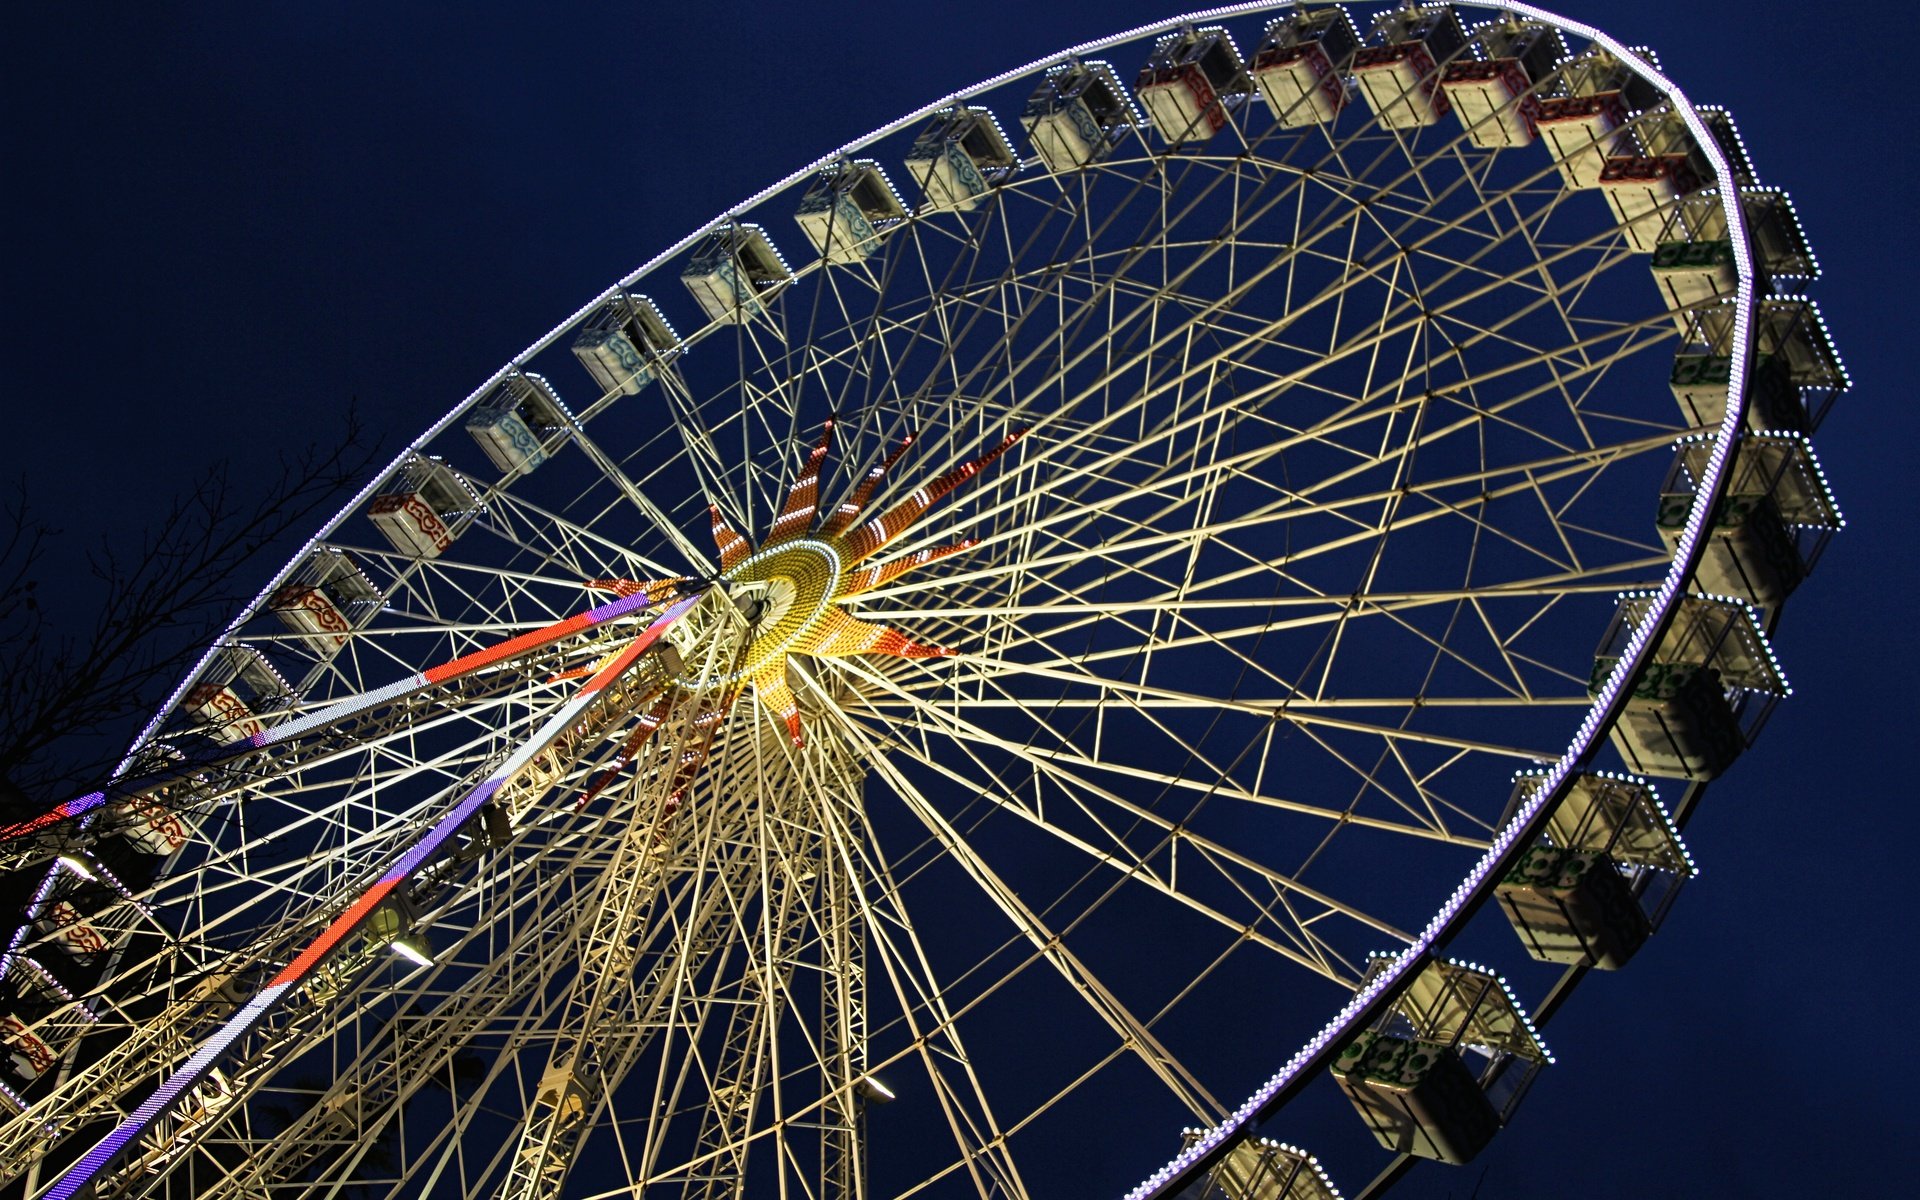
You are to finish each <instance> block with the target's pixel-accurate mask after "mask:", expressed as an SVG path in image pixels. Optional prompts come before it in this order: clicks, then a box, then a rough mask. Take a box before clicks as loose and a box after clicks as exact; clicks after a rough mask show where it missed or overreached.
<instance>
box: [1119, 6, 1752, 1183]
mask: <svg viewBox="0 0 1920 1200" xmlns="http://www.w3.org/2000/svg"><path fill="white" fill-rule="evenodd" d="M1462 3H1464V4H1467V5H1470V6H1471V7H1475V8H1494V9H1501V10H1505V11H1508V12H1512V13H1515V14H1518V15H1520V16H1524V17H1531V18H1533V19H1534V20H1538V21H1544V22H1546V23H1548V24H1550V25H1554V26H1557V27H1559V28H1560V29H1563V30H1566V31H1568V32H1571V33H1573V34H1575V35H1576V36H1579V37H1582V38H1584V39H1586V40H1587V41H1589V42H1591V43H1593V44H1595V45H1598V46H1601V47H1603V48H1604V49H1606V50H1607V51H1609V52H1610V53H1612V54H1613V55H1615V56H1616V57H1618V58H1619V59H1620V60H1621V61H1622V62H1623V63H1625V64H1627V66H1628V67H1629V68H1630V69H1631V70H1632V71H1633V72H1634V73H1635V74H1637V75H1639V76H1640V77H1641V78H1642V79H1645V80H1647V81H1648V82H1650V83H1652V84H1653V85H1654V86H1655V87H1657V88H1659V89H1660V91H1661V93H1662V94H1663V95H1665V96H1666V97H1667V98H1668V99H1669V100H1671V101H1672V103H1673V107H1674V111H1675V112H1676V113H1678V114H1679V115H1680V116H1681V118H1682V119H1683V120H1684V121H1685V122H1686V124H1687V128H1688V131H1689V132H1690V133H1691V134H1692V135H1693V139H1694V142H1695V144H1696V145H1697V146H1699V147H1700V149H1701V150H1702V152H1703V153H1705V155H1706V156H1707V159H1708V161H1709V162H1711V163H1712V165H1713V169H1714V178H1715V180H1716V182H1717V184H1718V186H1719V191H1720V207H1721V211H1722V212H1723V213H1724V214H1725V216H1726V220H1727V230H1728V235H1729V237H1730V238H1731V239H1732V242H1733V254H1734V259H1735V265H1736V267H1737V268H1738V271H1739V287H1738V293H1737V307H1736V308H1735V311H1734V322H1733V346H1732V357H1733V359H1734V361H1736V362H1739V363H1743V364H1744V363H1746V362H1747V361H1748V352H1749V349H1750V346H1749V326H1750V324H1751V318H1752V312H1753V305H1754V295H1753V280H1754V267H1753V256H1752V252H1751V247H1750V245H1749V243H1748V241H1747V226H1746V214H1745V213H1744V212H1743V211H1742V209H1741V207H1740V203H1739V195H1740V193H1739V188H1738V187H1737V186H1736V185H1735V183H1734V180H1733V175H1732V171H1731V170H1730V169H1729V168H1728V166H1727V162H1726V158H1725V156H1724V155H1723V154H1722V153H1721V151H1720V147H1719V145H1718V143H1716V142H1715V141H1714V139H1713V137H1712V136H1711V135H1710V134H1709V133H1708V132H1707V129H1706V127H1705V126H1704V125H1703V124H1702V123H1701V121H1700V118H1699V116H1698V115H1697V114H1696V113H1695V112H1694V109H1693V105H1692V104H1691V103H1690V102H1689V101H1688V100H1687V98H1686V96H1685V94H1684V93H1682V92H1681V91H1680V89H1679V88H1677V87H1675V86H1674V85H1673V84H1672V83H1671V82H1670V81H1669V80H1668V79H1667V78H1666V77H1665V76H1663V75H1662V74H1660V73H1659V72H1658V71H1655V70H1654V69H1653V68H1651V67H1650V66H1648V65H1647V64H1646V63H1644V62H1642V61H1641V60H1640V59H1639V58H1637V57H1635V56H1634V55H1632V54H1630V53H1629V52H1628V51H1627V48H1626V47H1625V46H1623V45H1621V44H1620V43H1619V42H1617V41H1615V40H1614V39H1613V38H1611V37H1609V36H1607V35H1606V34H1604V33H1602V32H1601V31H1599V30H1598V29H1595V28H1593V27H1591V26H1588V25H1584V24H1581V23H1580V22H1577V21H1570V20H1567V19H1566V18H1564V17H1561V16H1558V15H1556V14H1554V13H1550V12H1547V11H1546V10H1544V9H1540V8H1536V7H1534V6H1532V5H1529V4H1522V3H1494V2H1492V0H1462ZM1262 7H1281V6H1279V5H1272V6H1262ZM1215 11H1216V12H1218V11H1220V10H1215ZM1236 11H1237V10H1236ZM1203 15H1206V16H1211V15H1212V14H1203ZM1199 19H1201V17H1200V16H1195V17H1189V18H1186V20H1188V21H1197V20H1199ZM1746 416H1747V395H1746V377H1745V372H1744V371H1741V372H1735V373H1734V375H1733V378H1732V380H1731V381H1730V382H1729V384H1728V388H1727V407H1726V413H1725V417H1724V419H1723V420H1722V422H1721V425H1720V429H1719V432H1718V436H1717V438H1716V439H1715V442H1714V446H1713V449H1712V450H1711V451H1710V452H1709V453H1708V456H1707V462H1706V467H1705V471H1704V477H1703V478H1702V480H1701V486H1700V488H1699V489H1698V491H1697V494H1701V495H1704V496H1706V498H1707V499H1706V503H1696V504H1695V505H1694V506H1693V511H1692V513H1691V514H1689V516H1688V518H1687V523H1686V525H1685V527H1684V528H1683V529H1682V530H1681V534H1680V540H1679V542H1678V544H1677V545H1676V546H1675V547H1674V558H1673V567H1672V568H1671V569H1670V570H1669V571H1668V572H1667V576H1666V578H1665V579H1664V580H1663V581H1662V582H1661V585H1660V587H1659V588H1658V589H1657V590H1656V591H1655V593H1654V603H1653V606H1652V608H1651V609H1650V611H1649V613H1648V619H1647V620H1644V621H1642V622H1641V623H1640V624H1639V625H1638V626H1636V627H1635V628H1634V631H1633V633H1632V634H1631V635H1629V637H1628V639H1627V644H1626V646H1625V647H1624V649H1623V652H1622V654H1621V657H1620V661H1619V662H1618V663H1617V664H1616V665H1615V667H1614V670H1613V673H1612V674H1611V675H1609V676H1608V677H1607V680H1606V682H1605V683H1604V684H1603V685H1602V686H1601V688H1600V692H1599V694H1598V695H1597V696H1595V698H1594V702H1593V706H1592V707H1591V708H1589V709H1588V710H1587V715H1586V717H1585V719H1584V720H1582V721H1581V722H1580V727H1579V729H1578V730H1577V731H1576V732H1575V734H1574V737H1573V741H1572V743H1571V744H1570V745H1569V746H1568V747H1567V750H1566V753H1564V754H1562V755H1561V756H1560V758H1559V760H1558V761H1556V762H1555V763H1554V764H1553V766H1552V767H1550V768H1549V769H1548V770H1547V772H1546V774H1545V776H1544V783H1543V785H1542V786H1541V788H1540V789H1539V790H1538V791H1537V792H1535V793H1534V796H1533V798H1532V799H1531V800H1529V801H1528V802H1526V803H1525V804H1523V805H1521V806H1520V809H1519V811H1518V812H1516V813H1515V814H1514V816H1513V819H1512V820H1511V821H1509V822H1508V823H1507V826H1506V828H1504V829H1502V830H1501V831H1500V833H1499V834H1498V835H1497V836H1496V837H1495V838H1494V840H1493V845H1492V846H1491V848H1489V849H1488V850H1487V852H1486V853H1485V854H1484V855H1482V856H1481V858H1480V860H1479V861H1478V862H1477V863H1475V864H1474V867H1473V869H1472V870H1471V871H1469V872H1468V873H1467V876H1466V878H1465V879H1463V880H1462V881H1461V882H1460V885H1459V886H1458V887H1456V888H1454V890H1453V895H1451V896H1450V897H1448V899H1447V902H1446V903H1445V904H1444V905H1442V906H1441V907H1440V910H1439V911H1438V912H1437V913H1435V914H1434V916H1433V919H1432V920H1430V921H1428V922H1427V925H1426V927H1425V928H1424V929H1422V930H1421V931H1420V936H1419V937H1417V938H1415V939H1414V941H1413V944H1412V945H1410V946H1408V947H1407V948H1406V949H1405V950H1404V951H1402V952H1401V953H1400V954H1399V955H1398V956H1397V957H1396V959H1395V962H1394V965H1393V966H1392V967H1391V968H1390V969H1388V970H1386V971H1383V972H1382V973H1381V974H1380V976H1379V977H1378V978H1376V979H1375V980H1374V981H1373V982H1372V983H1371V984H1369V985H1367V986H1366V987H1364V988H1362V989H1361V990H1360V991H1359V992H1357V993H1356V994H1355V995H1354V996H1353V998H1352V999H1350V1000H1348V1001H1347V1003H1346V1005H1345V1006H1343V1007H1342V1008H1341V1009H1340V1011H1339V1012H1338V1013H1336V1014H1335V1015H1334V1017H1333V1019H1332V1020H1331V1021H1329V1022H1327V1024H1326V1025H1325V1026H1323V1027H1322V1028H1321V1030H1320V1032H1319V1033H1317V1034H1315V1035H1314V1036H1313V1038H1312V1039H1311V1040H1310V1041H1308V1042H1307V1044H1306V1045H1304V1046H1302V1047H1301V1048H1300V1049H1299V1050H1298V1051H1296V1052H1295V1053H1294V1055H1293V1057H1292V1058H1290V1059H1288V1060H1287V1062H1286V1064H1285V1065H1284V1066H1282V1067H1281V1068H1280V1070H1279V1071H1277V1072H1275V1074H1274V1075H1273V1077H1272V1078H1270V1079H1268V1080H1267V1082H1266V1083H1265V1084H1263V1085H1262V1086H1261V1087H1260V1088H1259V1090H1257V1091H1255V1092H1254V1093H1253V1095H1251V1096H1249V1097H1248V1098H1247V1100H1246V1102H1245V1103H1243V1104H1241V1105H1240V1107H1239V1108H1237V1109H1235V1110H1234V1111H1233V1112H1232V1113H1231V1114H1230V1115H1229V1116H1228V1117H1227V1119H1226V1120H1224V1121H1222V1122H1221V1123H1220V1124H1219V1125H1217V1126H1215V1127H1214V1128H1213V1129H1210V1130H1208V1131H1207V1133H1206V1134H1205V1135H1204V1136H1203V1137H1201V1138H1200V1139H1199V1140H1198V1141H1196V1142H1194V1144H1193V1145H1191V1146H1189V1147H1187V1148H1186V1149H1185V1150H1184V1151H1182V1152H1181V1153H1180V1154H1179V1155H1178V1156H1176V1157H1175V1158H1174V1159H1173V1161H1171V1162H1169V1163H1168V1164H1167V1165H1166V1166H1164V1167H1162V1168H1160V1169H1159V1170H1158V1171H1155V1172H1154V1173H1153V1174H1152V1175H1150V1176H1149V1177H1148V1178H1147V1179H1146V1180H1145V1181H1143V1182H1142V1183H1141V1184H1140V1185H1139V1186H1137V1187H1135V1188H1134V1189H1133V1190H1132V1191H1131V1192H1129V1193H1127V1200H1160V1198H1161V1197H1165V1196H1166V1195H1167V1194H1168V1193H1169V1192H1170V1191H1171V1190H1172V1188H1173V1187H1175V1186H1176V1185H1180V1184H1184V1183H1185V1182H1186V1179H1185V1176H1186V1175H1187V1173H1188V1172H1189V1171H1190V1170H1195V1169H1200V1168H1203V1167H1204V1166H1205V1165H1206V1164H1207V1163H1209V1162H1211V1161H1212V1160H1213V1159H1214V1158H1215V1157H1216V1156H1217V1154H1218V1153H1219V1152H1222V1151H1223V1150H1224V1148H1225V1147H1226V1146H1227V1145H1228V1143H1230V1142H1231V1141H1232V1140H1233V1139H1235V1138H1236V1137H1238V1136H1240V1135H1241V1134H1242V1133H1245V1132H1249V1131H1250V1130H1251V1127H1252V1125H1253V1124H1254V1123H1256V1122H1257V1121H1258V1120H1260V1119H1261V1118H1262V1117H1263V1116H1264V1115H1265V1113H1266V1109H1267V1108H1268V1106H1269V1104H1270V1103H1271V1102H1272V1101H1274V1100H1275V1098H1276V1097H1278V1096H1280V1094H1281V1093H1282V1092H1283V1091H1284V1090H1286V1089H1287V1088H1289V1087H1290V1086H1292V1085H1294V1084H1295V1083H1296V1082H1299V1081H1301V1080H1302V1079H1304V1078H1305V1077H1306V1076H1307V1075H1308V1074H1309V1073H1312V1072H1316V1071H1318V1070H1319V1069H1320V1068H1321V1067H1322V1066H1323V1065H1324V1061H1325V1059H1326V1057H1327V1056H1328V1055H1329V1054H1330V1052H1331V1048H1332V1046H1333V1045H1334V1044H1335V1043H1336V1042H1338V1041H1340V1040H1342V1039H1344V1038H1345V1037H1346V1036H1347V1035H1348V1034H1350V1033H1352V1032H1353V1031H1354V1030H1355V1029H1356V1028H1357V1026H1358V1025H1359V1024H1360V1023H1361V1022H1362V1021H1363V1020H1364V1019H1366V1018H1367V1017H1368V1016H1370V1015H1371V1014H1372V1012H1373V1010H1374V1008H1375V1006H1376V1004H1378V1003H1384V1002H1386V1000H1387V999H1389V998H1390V993H1391V994H1398V992H1400V991H1401V990H1403V989H1404V987H1405V986H1406V984H1407V983H1408V982H1410V981H1411V977H1412V973H1413V971H1414V970H1415V969H1416V967H1417V966H1418V965H1419V964H1421V963H1424V962H1425V961H1426V959H1427V957H1428V956H1429V955H1430V954H1431V953H1432V952H1433V951H1434V949H1435V948H1436V947H1437V946H1439V945H1440V944H1442V943H1443V942H1444V941H1445V940H1446V939H1448V938H1450V937H1451V936H1452V933H1453V926H1454V922H1455V920H1456V918H1457V917H1459V916H1460V914H1461V913H1462V912H1463V911H1464V910H1465V909H1466V908H1467V906H1468V905H1469V904H1470V903H1471V902H1472V901H1474V900H1475V899H1476V898H1477V897H1478V896H1479V894H1480V892H1481V890H1482V889H1483V888H1484V887H1485V886H1486V884H1487V882H1488V880H1490V879H1491V878H1493V877H1494V875H1495V872H1496V870H1498V869H1501V868H1503V867H1505V866H1506V865H1507V864H1508V862H1509V860H1510V858H1511V857H1512V856H1513V855H1514V854H1515V853H1517V850H1518V848H1519V846H1521V845H1522V844H1524V842H1523V839H1525V840H1531V838H1532V836H1533V835H1534V833H1535V832H1536V831H1537V827H1538V826H1539V825H1540V824H1541V823H1542V822H1543V821H1544V820H1545V814H1546V813H1547V811H1548V810H1549V809H1550V808H1551V807H1552V806H1553V805H1554V804H1557V803H1558V802H1559V801H1560V800H1561V798H1563V797H1564V796H1565V795H1566V792H1567V790H1568V787H1569V786H1570V784H1571V780H1572V777H1573V775H1574V773H1575V772H1576V771H1577V770H1579V769H1580V768H1581V767H1582V766H1583V765H1585V763H1586V762H1587V761H1589V760H1590V759H1591V758H1592V757H1593V755H1594V754H1595V753H1596V752H1597V751H1598V749H1599V741H1600V737H1601V735H1602V734H1603V733H1604V731H1605V730H1606V729H1607V727H1608V726H1609V725H1611V723H1612V722H1613V720H1614V718H1615V717H1616V716H1617V714H1618V710H1619V708H1620V707H1621V705H1623V704H1624V703H1625V695H1624V693H1625V691H1626V687H1627V684H1628V681H1629V680H1630V679H1632V678H1633V676H1634V674H1635V673H1636V672H1637V671H1638V670H1639V668H1640V666H1641V663H1642V660H1643V659H1644V658H1645V656H1646V655H1647V654H1648V653H1649V652H1650V651H1651V649H1652V647H1653V645H1654V639H1655V637H1657V636H1658V635H1660V634H1662V633H1664V632H1665V630H1666V627H1667V625H1668V623H1669V622H1670V621H1671V619H1672V616H1673V613H1674V610H1675V608H1676V606H1677V603H1678V601H1679V598H1680V596H1681V595H1682V593H1683V592H1684V590H1685V587H1686V581H1687V579H1688V577H1689V576H1690V575H1692V573H1693V570H1694V567H1695V566H1697V565H1698V563H1699V560H1700V555H1701V553H1702V551H1703V549H1704V546H1703V544H1702V540H1701V530H1702V528H1703V526H1704V525H1705V522H1706V514H1707V513H1708V512H1709V511H1711V510H1712V509H1713V508H1714V506H1715V505H1716V504H1717V503H1718V502H1719V499H1720V496H1721V495H1722V493H1724V492H1725V490H1726V483H1727V475H1728V473H1729V466H1730V464H1731V463H1732V460H1733V454H1732V447H1733V446H1734V445H1735V444H1736V443H1737V442H1738V441H1739V440H1740V437H1741V433H1742V430H1743V429H1744V427H1745V424H1746Z"/></svg>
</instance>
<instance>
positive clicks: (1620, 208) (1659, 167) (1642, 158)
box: [1597, 154, 1711, 254]
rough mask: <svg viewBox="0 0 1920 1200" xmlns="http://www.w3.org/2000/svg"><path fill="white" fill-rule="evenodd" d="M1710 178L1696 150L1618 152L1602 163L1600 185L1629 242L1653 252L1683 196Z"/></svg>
mask: <svg viewBox="0 0 1920 1200" xmlns="http://www.w3.org/2000/svg"><path fill="white" fill-rule="evenodd" d="M1710 181H1711V176H1705V175H1702V174H1701V173H1700V171H1699V170H1698V169H1697V168H1696V167H1695V165H1694V155H1692V154H1617V155H1613V156H1612V157H1610V158H1608V159H1607V160H1606V162H1605V164H1603V165H1602V166H1601V168H1600V178H1599V180H1598V183H1597V186H1598V187H1599V189H1600V194H1601V195H1602V196H1605V197H1606V201H1607V205H1608V207H1610V208H1612V209H1613V216H1614V219H1615V220H1616V221H1618V222H1619V224H1620V231H1621V232H1622V233H1623V234H1625V235H1626V239H1627V244H1628V245H1629V246H1631V247H1632V248H1633V249H1635V250H1637V251H1639V252H1640V253H1642V254H1651V253H1653V251H1654V249H1655V248H1656V247H1657V246H1658V245H1659V244H1660V231H1661V230H1662V229H1663V228H1665V226H1666V221H1667V217H1668V216H1669V214H1671V213H1672V212H1674V211H1675V209H1676V208H1677V207H1678V205H1679V203H1680V201H1681V199H1682V198H1684V197H1686V196H1689V195H1692V194H1693V193H1694V192H1697V191H1699V190H1700V189H1701V188H1702V187H1704V186H1706V184H1707V183H1708V182H1710Z"/></svg>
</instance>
